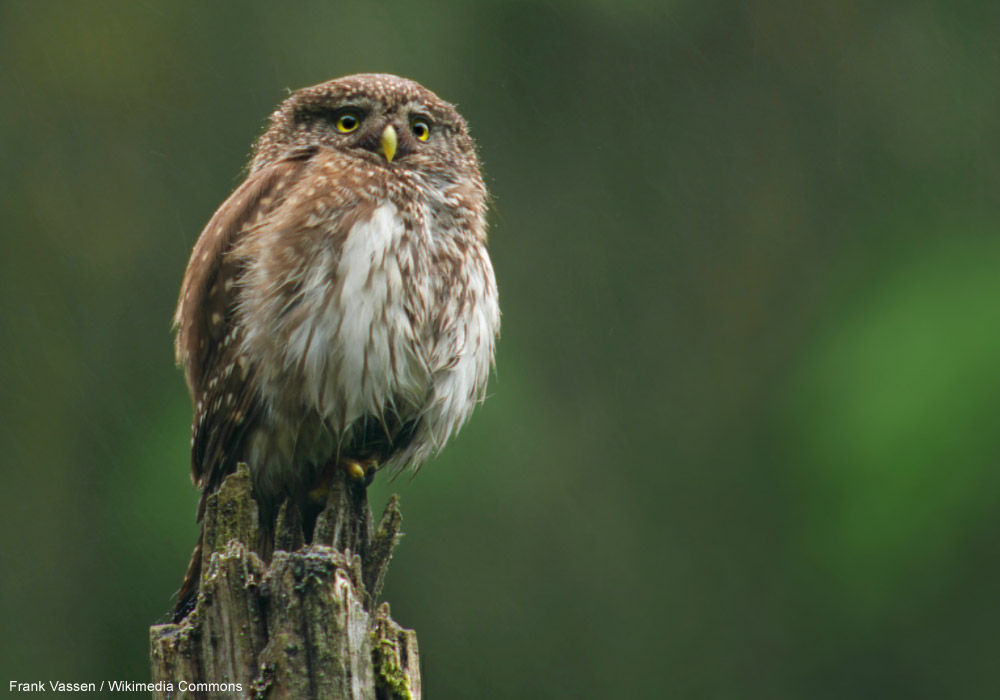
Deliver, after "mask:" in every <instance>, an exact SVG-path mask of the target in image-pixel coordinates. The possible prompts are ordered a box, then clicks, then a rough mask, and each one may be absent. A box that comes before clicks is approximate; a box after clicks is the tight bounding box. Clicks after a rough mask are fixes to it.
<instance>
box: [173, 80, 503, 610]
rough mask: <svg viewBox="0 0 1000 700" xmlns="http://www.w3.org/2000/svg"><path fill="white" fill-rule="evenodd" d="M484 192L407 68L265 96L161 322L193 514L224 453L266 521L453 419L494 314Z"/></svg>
mask: <svg viewBox="0 0 1000 700" xmlns="http://www.w3.org/2000/svg"><path fill="white" fill-rule="evenodd" d="M486 200H487V193H486V187H485V185H484V184H483V179H482V175H481V173H480V168H479V161H478V159H477V157H476V152H475V146H474V143H473V141H472V138H471V137H470V136H469V132H468V129H467V127H466V123H465V120H464V119H462V117H461V116H460V115H459V114H458V112H457V111H455V109H454V107H452V105H450V104H448V103H447V102H444V101H443V100H441V99H440V98H438V97H437V96H436V95H435V94H434V93H432V92H430V91H429V90H427V89H426V88H424V87H422V86H421V85H418V84H417V83H415V82H412V81H410V80H405V79H403V78H399V77H396V76H393V75H376V74H366V75H353V76H349V77H345V78H340V79H337V80H332V81H330V82H327V83H322V84H320V85H316V86H313V87H309V88H304V89H302V90H299V91H297V92H295V93H293V94H292V95H291V96H290V97H289V98H288V99H287V100H285V102H283V103H282V104H281V105H280V107H279V108H278V109H277V111H275V112H274V114H273V115H272V116H271V125H270V128H269V129H268V130H267V132H266V133H265V134H264V135H263V136H262V137H261V138H260V140H259V141H258V142H257V144H256V147H255V149H254V154H253V159H252V161H251V163H250V166H249V173H248V175H247V178H246V180H245V181H244V182H243V184H241V185H240V186H239V187H238V188H237V189H236V191H235V192H233V194H232V195H231V196H230V197H229V198H228V199H227V200H226V201H225V202H224V203H223V204H222V206H220V207H219V209H218V211H216V212H215V215H214V216H213V217H212V218H211V220H210V221H209V222H208V225H207V226H206V227H205V230H204V231H203V232H202V233H201V236H200V238H199V239H198V242H197V243H196V244H195V247H194V251H193V253H192V255H191V260H190V263H189V264H188V268H187V273H186V274H185V276H184V282H183V285H182V287H181V295H180V302H179V304H178V307H177V313H176V315H175V317H174V323H175V326H176V329H177V342H176V353H177V361H178V363H180V364H182V365H183V366H184V369H185V372H186V378H187V383H188V387H189V389H190V391H191V397H192V400H193V402H194V425H193V435H192V439H191V470H192V477H193V479H194V481H195V483H196V484H197V485H198V486H199V488H200V489H201V491H202V497H201V505H200V507H199V518H200V517H201V515H202V514H203V512H204V506H205V500H206V498H207V496H208V495H209V494H211V493H212V492H214V491H215V490H217V489H218V487H219V485H220V483H221V481H222V479H223V478H224V477H225V476H226V475H228V474H229V473H231V472H232V471H233V470H234V469H235V467H236V464H237V463H239V462H246V463H247V464H248V466H249V468H250V473H251V476H252V483H253V490H254V495H255V497H256V499H257V501H258V504H259V506H260V515H261V524H262V527H263V528H264V529H265V530H266V529H267V528H268V527H269V526H270V527H271V528H273V520H274V518H275V517H276V512H277V509H278V507H279V506H280V505H281V503H282V502H283V501H285V500H286V499H290V500H291V502H293V503H296V504H299V505H300V506H301V507H302V509H303V511H305V510H307V508H306V506H307V505H308V503H309V501H310V498H314V496H312V495H311V494H314V493H315V487H316V485H317V482H318V481H320V480H322V479H323V478H324V474H325V473H328V471H329V469H331V468H344V469H346V470H347V471H348V472H349V473H351V474H353V475H354V476H355V477H356V478H360V479H370V478H371V475H372V474H373V473H374V470H375V469H376V468H382V469H402V468H404V467H407V466H411V467H419V465H420V464H421V463H422V462H424V461H425V460H426V459H427V458H428V457H429V456H430V455H431V454H432V453H434V452H435V451H436V450H439V449H440V448H441V447H442V446H443V445H444V444H445V442H446V441H447V440H448V438H449V437H450V436H451V435H453V434H454V433H455V432H456V431H457V430H458V428H459V427H460V426H461V425H462V424H463V423H464V422H465V420H466V419H467V418H468V417H469V414H470V412H471V411H472V409H473V406H474V405H475V404H476V403H477V402H478V401H480V400H481V399H482V398H483V394H484V391H485V387H486V380H487V375H488V374H489V370H490V366H491V364H492V361H493V348H494V342H495V339H496V336H497V333H498V330H499V324H500V311H499V306H498V300H497V286H496V280H495V278H494V275H493V267H492V265H491V263H490V258H489V256H488V254H487V251H486V222H485V212H486ZM195 559H198V560H199V562H200V554H199V553H198V552H196V553H195ZM192 569H193V570H189V572H188V577H187V579H186V580H185V584H184V587H183V588H182V591H181V593H180V601H179V610H181V609H182V608H184V606H185V605H186V604H187V603H189V602H190V599H191V598H192V596H193V593H194V592H195V591H196V588H197V585H198V580H197V579H198V576H199V572H198V570H197V565H196V563H195V562H194V561H192Z"/></svg>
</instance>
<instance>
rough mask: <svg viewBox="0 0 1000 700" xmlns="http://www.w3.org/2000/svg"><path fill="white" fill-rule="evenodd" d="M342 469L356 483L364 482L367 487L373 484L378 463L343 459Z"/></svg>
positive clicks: (371, 460)
mask: <svg viewBox="0 0 1000 700" xmlns="http://www.w3.org/2000/svg"><path fill="white" fill-rule="evenodd" d="M340 467H341V468H342V469H343V470H344V471H346V472H347V475H348V476H349V477H351V478H352V479H354V480H355V481H364V482H365V486H368V484H370V483H372V480H373V479H374V478H375V471H376V470H377V469H378V462H377V461H376V460H374V459H342V460H341V461H340Z"/></svg>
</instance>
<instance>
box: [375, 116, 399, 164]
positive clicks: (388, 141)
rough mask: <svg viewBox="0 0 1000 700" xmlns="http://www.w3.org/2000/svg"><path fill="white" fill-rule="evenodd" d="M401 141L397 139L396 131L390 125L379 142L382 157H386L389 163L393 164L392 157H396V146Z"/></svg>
mask: <svg viewBox="0 0 1000 700" xmlns="http://www.w3.org/2000/svg"><path fill="white" fill-rule="evenodd" d="M398 143H399V140H398V139H397V138H396V130H395V129H394V128H393V126H392V124H389V125H387V126H386V127H385V129H384V130H383V131H382V138H381V139H380V140H379V145H380V146H381V147H382V155H384V156H385V160H386V162H387V163H391V162H392V157H393V156H395V155H396V145H397V144H398Z"/></svg>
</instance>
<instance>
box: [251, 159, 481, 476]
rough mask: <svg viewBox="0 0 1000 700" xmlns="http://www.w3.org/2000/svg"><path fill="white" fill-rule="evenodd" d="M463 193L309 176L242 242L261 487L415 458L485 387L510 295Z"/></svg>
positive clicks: (440, 440)
mask: <svg viewBox="0 0 1000 700" xmlns="http://www.w3.org/2000/svg"><path fill="white" fill-rule="evenodd" d="M321 172H322V171H321ZM331 172H332V168H331ZM307 182H308V181H307ZM461 195H462V192H461V191H459V190H455V191H452V190H449V189H448V188H447V187H440V188H435V187H430V186H427V185H426V183H422V182H420V181H416V182H414V181H399V180H393V179H386V178H381V179H380V178H371V179H370V180H369V181H367V182H365V183H363V186H361V187H359V186H351V187H348V188H344V189H338V188H337V187H333V186H327V187H323V182H322V180H320V181H319V183H318V184H317V183H316V180H315V179H313V180H312V181H311V182H310V184H306V182H302V183H301V184H300V185H299V186H297V187H295V188H294V190H293V191H291V192H289V193H288V194H287V200H286V201H285V202H284V204H283V205H282V206H281V207H279V208H277V209H275V210H274V212H273V213H271V214H270V215H267V216H264V217H262V218H261V221H260V223H259V224H258V225H256V226H255V227H254V228H253V229H251V230H250V231H249V233H248V234H247V236H246V237H245V239H244V240H243V241H242V242H241V243H239V244H238V245H236V246H234V248H233V250H232V253H231V255H232V256H233V258H235V259H237V260H239V266H240V268H241V269H242V270H243V273H242V275H241V276H240V277H239V279H238V281H237V283H236V286H237V295H236V303H235V306H234V314H233V324H234V337H233V342H234V344H235V347H234V351H235V352H236V354H237V357H238V358H239V361H240V362H242V363H243V364H244V365H245V366H247V367H250V368H252V369H251V370H250V372H249V373H248V376H247V380H248V381H251V382H253V383H254V386H255V391H256V393H257V395H258V397H259V401H260V403H261V406H262V409H263V410H261V411H260V412H259V419H258V421H257V423H256V425H255V426H253V427H252V428H250V432H249V434H248V435H247V436H246V438H245V440H244V441H243V449H242V450H241V452H243V455H242V456H240V457H239V458H240V459H245V460H247V461H248V462H249V463H250V464H251V468H252V470H254V471H255V472H256V476H257V478H256V481H257V483H258V487H259V489H260V490H263V491H265V492H280V491H285V490H295V489H297V488H300V487H301V486H302V485H303V484H306V482H308V480H309V479H311V478H314V477H313V475H314V473H315V471H316V470H317V469H318V468H320V467H322V466H323V465H324V464H325V463H327V462H329V461H331V460H334V459H336V458H337V457H338V456H344V455H345V453H347V454H346V456H368V455H369V454H370V455H371V456H373V457H374V458H376V459H378V460H379V461H380V462H381V463H382V466H389V467H393V466H405V465H407V464H417V465H419V464H420V463H421V462H422V461H424V460H425V459H426V457H427V456H428V455H429V454H430V453H431V452H433V451H434V450H436V449H438V448H440V447H441V446H443V445H444V443H445V441H447V439H448V437H449V436H450V435H451V434H452V433H453V432H454V431H455V430H456V429H457V428H458V427H460V426H461V424H462V423H463V422H464V421H465V420H466V418H467V417H468V415H469V414H470V412H471V410H472V408H473V406H474V404H475V402H476V401H477V399H479V398H481V396H482V393H483V391H484V390H485V385H486V379H487V375H488V372H489V367H490V363H491V361H492V356H493V344H494V336H495V334H496V329H497V327H498V324H499V310H498V307H497V293H496V283H495V280H494V277H493V271H492V266H491V265H490V262H489V258H488V256H487V254H486V250H485V244H484V241H483V240H482V238H483V237H482V220H481V212H477V211H473V210H471V209H469V210H466V209H464V208H462V207H458V208H456V207H455V204H456V202H459V203H461ZM352 451H353V452H356V453H358V454H354V455H351V454H349V453H351V452H352Z"/></svg>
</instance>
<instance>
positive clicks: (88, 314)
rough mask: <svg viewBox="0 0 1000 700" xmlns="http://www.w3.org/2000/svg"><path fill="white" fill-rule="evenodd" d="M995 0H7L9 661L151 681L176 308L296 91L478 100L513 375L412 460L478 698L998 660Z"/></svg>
mask: <svg viewBox="0 0 1000 700" xmlns="http://www.w3.org/2000/svg"><path fill="white" fill-rule="evenodd" d="M998 36H1000V4H997V3H995V2H945V1H944V0H942V1H941V2H930V1H925V2H874V1H872V2H858V1H855V0H843V1H842V2H837V3H800V2H794V1H793V0H778V1H773V0H772V1H765V0H744V1H741V2H735V1H734V2H701V1H699V0H660V1H654V0H648V1H645V0H589V1H587V2H570V1H569V0H549V1H547V2H533V1H530V0H523V1H520V2H489V1H487V2H478V3H471V2H458V1H455V2H436V3H414V2H409V3H403V2H399V3H372V2H332V1H324V2H289V3H278V2H265V1H263V0H261V1H260V2H251V3H241V4H237V3H202V2H193V1H192V2H152V1H151V2H131V1H127V0H104V1H101V2H96V1H95V2H58V1H47V2H27V1H23V2H15V1H12V0H8V1H6V2H3V3H2V4H0V144H2V151H0V185H2V187H0V211H2V216H3V221H4V223H3V230H2V242H3V253H2V256H0V305H2V306H0V308H2V324H0V334H2V345H0V347H2V353H3V362H2V363H0V372H2V375H0V391H2V392H3V400H2V401H0V431H2V435H3V440H2V442H3V444H2V447H3V450H2V453H3V471H2V474H3V481H2V485H0V486H2V488H0V513H2V515H0V517H2V528H0V533H2V534H0V556H2V564H0V624H2V640H0V671H2V674H0V681H2V682H0V687H2V688H3V689H4V692H6V688H7V683H8V681H10V680H22V681H24V680H36V679H43V680H49V679H54V680H63V681H90V680H99V679H105V678H109V679H110V678H114V679H128V680H146V679H147V677H148V666H147V653H148V647H147V628H148V626H149V625H150V624H152V623H154V622H157V621H162V620H163V619H164V618H165V615H166V613H167V611H168V610H169V608H170V605H171V600H170V597H171V594H172V592H173V591H174V590H175V589H176V587H177V585H178V584H179V582H180V578H181V575H182V573H183V571H184V567H185V565H186V563H187V557H188V555H189V553H190V550H191V546H192V545H193V543H194V540H195V538H196V532H197V529H196V525H195V522H194V514H195V504H196V500H197V494H196V492H195V489H194V488H193V487H192V486H191V484H190V482H189V479H188V471H187V461H188V456H187V449H188V430H189V420H190V407H189V404H188V397H187V393H186V389H185V387H184V383H183V379H182V377H181V374H180V372H179V371H177V370H176V369H175V367H174V364H173V357H172V347H171V342H172V341H171V333H170V317H171V313H172V311H173V305H174V301H175V295H176V293H177V290H178V287H179V284H180V280H181V276H182V274H183V271H184V267H185V264H186V262H187V257H188V254H189V252H190V249H191V246H192V244H193V243H194V241H195V238H196V237H197V235H198V233H199V231H200V229H201V227H202V226H203V225H204V223H205V222H206V220H207V219H208V218H209V216H210V215H211V213H212V212H213V211H214V209H215V207H216V206H217V205H218V204H219V203H220V202H221V201H222V200H223V199H224V198H225V197H226V195H227V194H228V193H229V192H230V191H231V189H232V188H233V187H234V186H235V185H236V184H237V183H238V182H239V173H240V169H241V167H242V166H243V164H244V162H245V160H246V157H247V154H248V152H249V147H250V144H251V143H252V141H253V140H254V138H255V137H256V136H257V135H258V134H259V133H260V132H261V130H262V128H263V125H264V120H265V119H266V117H267V116H268V115H269V114H270V112H271V111H272V109H273V108H274V106H275V105H276V104H277V103H278V102H279V101H280V100H282V99H283V97H284V96H285V95H286V94H287V93H286V90H287V89H289V88H297V87H301V86H305V85H310V84H313V83H317V82H321V81H324V80H327V79H329V78H332V77H336V76H340V75H344V74H348V73H354V72H368V71H385V72H392V73H398V74H401V75H404V76H407V77H410V78H413V79H415V80H418V81H420V82H422V83H424V84H425V85H427V86H428V87H430V88H431V89H433V90H435V91H436V92H438V93H439V94H440V95H441V96H443V97H444V98H446V99H448V100H451V101H453V102H456V103H457V104H458V105H459V108H460V110H461V111H462V112H463V114H464V115H465V116H466V117H467V118H468V120H469V122H470V124H471V126H472V129H473V133H474V135H475V136H476V137H477V139H478V142H479V145H480V149H481V154H482V157H483V160H484V163H485V168H486V173H487V177H488V183H489V185H490V187H491V189H492V191H493V193H494V195H495V204H494V207H493V211H492V218H491V221H492V229H491V231H492V238H491V246H492V254H493V259H494V263H495V265H496V269H497V275H498V278H499V282H500V289H501V297H502V305H503V311H504V328H503V338H502V341H501V344H500V347H499V353H498V358H497V363H498V371H497V376H496V377H495V378H494V380H493V382H492V385H491V398H490V399H489V401H488V402H487V403H486V404H485V406H483V407H482V408H481V410H479V411H478V412H477V414H476V415H475V416H474V418H473V420H472V422H471V423H470V424H469V426H468V427H467V428H466V429H465V431H464V432H463V433H462V434H461V436H460V437H459V439H458V440H457V441H456V442H454V443H453V444H452V445H451V446H450V447H449V449H447V450H446V451H445V452H444V453H443V454H442V455H441V456H440V457H439V458H437V459H436V460H434V461H433V462H432V463H431V464H428V465H427V466H426V467H425V468H424V469H423V471H422V472H421V473H420V475H419V477H418V478H416V479H413V480H412V481H411V480H410V479H409V478H406V477H404V478H402V479H399V480H397V481H396V482H395V483H393V484H388V483H386V481H387V480H386V479H384V478H380V479H378V480H377V483H376V484H375V485H374V486H373V488H372V492H373V499H374V501H375V502H376V504H382V503H384V502H385V500H386V498H387V497H388V494H389V493H391V492H393V491H396V492H398V493H400V495H401V497H402V499H403V512H404V517H405V523H404V529H405V531H406V533H407V535H406V537H405V539H404V540H403V542H402V544H401V546H400V547H399V548H398V550H397V553H396V556H395V558H394V561H393V566H392V568H391V569H390V572H389V580H388V587H387V590H386V597H387V598H388V600H389V601H390V602H391V603H392V609H393V613H394V616H395V617H396V619H397V620H399V621H400V622H401V623H402V624H404V625H406V626H410V627H413V628H415V629H416V630H417V632H418V634H419V639H420V646H421V651H422V655H423V661H424V673H425V691H426V693H427V694H428V697H430V698H433V699H435V700H438V699H445V698H470V697H475V698H525V697H544V698H619V697H621V698H624V697H629V698H633V697H635V698H639V697H648V698H658V697H673V698H768V699H774V698H817V699H826V698H830V699H834V698H838V699H839V698H845V697H851V698H868V697H871V698H916V697H927V698H944V697H949V698H988V697H989V698H992V697H996V696H997V693H998V688H1000V682H998V677H1000V672H998V665H997V664H998V658H1000V634H998V632H997V630H998V629H1000V607H998V605H997V591H998V590H1000V565H998V558H997V536H998V534H1000V528H998V518H997V512H998V506H1000V470H998V469H997V463H998V459H1000V442H998V440H997V437H996V436H997V432H998V431H997V413H998V411H1000V304H998V300H1000V274H998V271H1000V236H998V223H1000V211H998V200H997V193H998V187H1000V159H998V153H1000V53H998V49H997V46H998V43H997V41H998V39H997V37H998Z"/></svg>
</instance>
